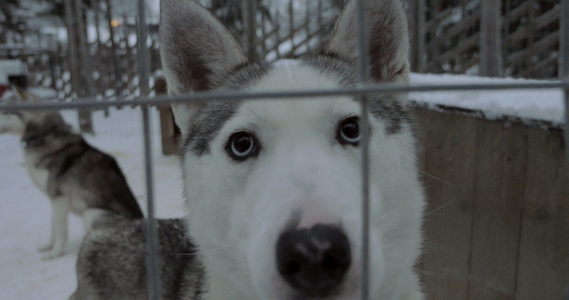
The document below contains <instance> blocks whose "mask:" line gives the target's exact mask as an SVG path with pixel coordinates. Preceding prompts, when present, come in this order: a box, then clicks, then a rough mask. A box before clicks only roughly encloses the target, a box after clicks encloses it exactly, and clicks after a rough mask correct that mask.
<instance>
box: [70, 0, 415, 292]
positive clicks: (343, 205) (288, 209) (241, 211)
mask: <svg viewBox="0 0 569 300" xmlns="http://www.w3.org/2000/svg"><path fill="white" fill-rule="evenodd" d="M366 11H367V19H368V22H369V25H368V27H369V28H368V31H369V58H370V62H369V66H368V67H369V70H370V74H371V79H372V81H373V82H375V83H406V82H408V74H409V65H408V61H407V55H408V33H407V23H406V19H405V14H404V11H403V8H402V5H401V3H400V1H399V0H375V1H372V0H369V1H367V9H366ZM356 18H357V17H356V12H355V3H354V2H351V3H349V4H347V7H346V9H345V11H344V12H343V14H342V15H341V16H340V19H339V20H338V23H337V25H336V28H335V33H334V35H333V37H332V39H331V42H330V44H329V45H328V47H327V48H326V50H325V51H323V52H322V53H320V54H318V55H314V56H308V57H302V58H299V59H297V60H292V61H281V62H279V61H277V62H276V63H273V64H270V63H255V62H251V61H247V59H246V56H245V55H244V53H243V51H242V50H241V49H240V48H239V46H238V44H237V42H236V41H235V40H234V39H233V38H232V36H231V35H230V34H229V32H228V31H227V30H226V29H225V28H224V27H223V26H222V24H220V22H218V21H217V20H216V19H215V18H214V17H213V16H212V15H210V14H209V13H208V12H207V10H205V9H204V8H202V7H201V6H199V5H198V4H196V3H195V2H193V1H189V0H162V3H161V21H160V22H161V23H160V39H161V44H160V47H161V57H162V65H163V67H164V73H165V75H166V79H167V82H168V90H169V93H170V94H171V95H182V94H185V93H191V92H196V91H217V92H226V91H243V92H253V93H254V92H264V91H275V90H276V91H282V90H287V91H290V90H306V89H333V88H344V87H352V86H355V85H356V78H357V72H356V69H357V67H356V64H357V59H358V49H357V32H356V31H357V28H356V27H357V26H356ZM368 98H369V99H370V106H371V111H370V115H369V123H368V124H362V123H361V121H360V119H361V115H360V114H361V110H360V105H359V103H358V101H356V99H355V98H354V97H351V96H334V97H320V98H316V99H305V98H291V99H272V100H271V99H269V100H243V101H240V102H207V103H191V104H176V105H175V106H174V107H173V108H174V114H175V119H176V122H177V124H178V125H179V127H180V128H181V131H182V136H183V139H182V146H181V151H182V163H181V167H182V171H183V178H184V191H185V196H186V206H187V208H188V211H189V214H188V217H187V218H186V221H187V223H188V231H189V237H191V243H192V245H194V247H195V250H194V251H195V252H194V251H192V252H191V253H190V254H191V255H188V256H185V257H186V259H187V260H188V261H187V264H191V265H192V266H193V267H188V266H187V265H183V270H180V271H179V277H178V278H177V279H175V280H177V285H176V286H179V287H183V288H180V289H178V291H180V293H179V294H177V297H173V298H168V299H214V300H225V299H282V300H289V299H299V300H301V299H302V300H305V299H306V300H308V299H334V300H347V299H358V298H359V297H360V295H361V294H362V278H361V274H362V268H363V264H364V263H367V264H368V265H367V267H368V268H369V274H370V281H369V286H368V291H369V295H370V299H389V300H393V299H405V300H409V299H411V300H416V299H423V294H422V292H421V288H420V285H419V280H418V277H417V274H415V273H414V269H413V267H414V264H415V261H416V259H417V257H418V255H419V253H420V248H421V240H422V238H421V229H420V228H421V224H422V214H423V206H424V198H423V191H422V187H421V184H420V182H419V180H418V173H417V169H416V150H415V144H414V140H413V136H412V131H411V124H410V121H409V119H410V118H409V117H408V116H407V112H406V110H405V101H406V98H407V96H406V95H405V94H374V95H369V97H368ZM362 126H367V127H368V128H369V130H370V158H371V159H370V177H371V184H370V185H371V186H370V200H371V202H370V210H369V214H370V216H371V220H370V235H369V241H370V257H369V261H366V262H364V261H363V258H362V255H361V253H362V239H361V237H362V221H361V215H362V207H361V205H360V204H361V199H362V191H361V190H362V189H361V186H362V175H361V168H360V166H361V160H362V157H361V149H360V142H361V140H360V139H361V134H360V128H361V127H362ZM115 234H117V233H115ZM103 236H104V235H103ZM178 236H179V234H178ZM99 238H100V239H101V240H108V241H112V240H117V239H114V238H113V237H112V236H107V237H99ZM88 242H90V239H89V237H88V238H87V239H86V241H85V243H88ZM118 242H119V245H117V246H116V248H117V250H116V251H114V252H113V253H107V254H106V255H107V257H106V258H105V259H102V260H100V261H101V262H102V261H107V264H108V265H109V266H106V267H103V266H99V265H100V264H98V265H95V266H92V267H93V268H95V270H92V269H89V270H86V269H85V268H84V267H85V266H88V264H89V258H88V257H87V256H84V255H80V258H79V261H78V267H77V271H78V280H79V289H81V290H82V291H81V294H83V295H90V296H91V298H86V299H108V298H106V297H107V296H108V295H111V294H112V295H114V296H115V297H116V298H117V299H135V298H132V297H131V298H129V297H130V295H132V293H134V292H135V291H138V290H142V289H144V288H145V287H144V286H143V285H144V284H145V282H140V284H141V285H140V286H138V287H136V288H133V285H132V284H130V283H129V284H127V283H125V284H121V283H113V285H112V287H111V286H102V285H97V286H95V285H93V284H88V283H93V282H102V281H104V278H105V277H106V276H107V275H106V274H108V273H112V272H115V271H117V269H116V268H113V266H114V265H115V262H117V261H120V260H122V258H124V257H126V256H128V255H138V252H136V251H134V252H136V254H133V253H131V252H129V251H126V252H122V253H121V252H120V251H119V250H118V249H122V248H123V247H124V246H125V244H130V243H132V242H133V241H125V242H124V243H121V241H120V240H118ZM103 244H104V243H100V245H99V246H96V245H92V246H91V248H90V249H87V247H84V248H82V251H88V252H89V253H97V251H98V249H101V248H103V247H105V246H103ZM138 244H139V245H140V247H139V251H141V252H142V251H143V249H144V247H143V246H142V238H141V239H139V240H138ZM105 268H107V269H105ZM108 268H110V269H108ZM172 268H174V269H179V268H180V266H179V265H172V264H168V263H167V261H165V263H164V264H163V265H162V274H164V273H165V272H171V269H172ZM101 270H106V271H102V272H99V271H101ZM192 271H193V272H195V273H194V274H188V273H187V272H192ZM137 272H138V271H134V272H133V273H132V274H128V273H126V271H125V273H124V276H123V277H136V278H139V276H141V275H140V274H138V273H137ZM141 272H144V271H141ZM202 272H203V274H202ZM188 278H192V280H189V279H188ZM117 280H122V279H117ZM171 280H174V279H171ZM82 282H86V283H87V284H83V285H82V284H81V283H82ZM129 282H131V281H129ZM169 286H171V284H170V285H168V286H166V287H164V291H163V295H172V291H171V290H168V287H169ZM184 291H189V292H185V293H184ZM164 298H167V296H164ZM136 299H137V298H136Z"/></svg>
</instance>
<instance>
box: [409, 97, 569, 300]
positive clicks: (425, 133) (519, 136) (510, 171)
mask: <svg viewBox="0 0 569 300" xmlns="http://www.w3.org/2000/svg"><path fill="white" fill-rule="evenodd" d="M416 113H417V121H418V123H419V124H418V126H417V127H418V128H420V132H419V136H420V142H419V144H421V145H422V148H423V152H422V157H421V160H420V161H421V165H422V167H421V169H422V170H423V171H424V174H425V175H424V176H423V180H424V183H425V186H426V192H427V196H428V201H429V202H428V207H427V212H426V216H425V226H424V228H425V236H426V243H425V247H424V255H423V257H422V260H421V261H422V262H421V263H420V265H419V269H420V272H421V274H422V279H423V284H424V286H425V289H426V291H427V294H428V299H433V300H438V299H472V300H475V299H517V300H526V299H527V300H537V299H562V294H563V291H564V290H565V289H566V288H567V287H569V164H567V162H566V161H565V152H564V151H565V148H566V147H567V145H565V144H564V142H563V132H562V130H561V129H560V128H551V127H550V128H548V129H547V130H544V128H540V127H546V128H547V126H548V125H547V124H541V125H542V126H536V127H533V126H527V125H524V124H521V123H516V122H507V121H491V120H485V119H483V118H478V117H475V116H471V115H470V116H469V115H464V114H459V113H455V112H450V111H447V112H438V111H433V110H429V109H426V108H417V109H416Z"/></svg>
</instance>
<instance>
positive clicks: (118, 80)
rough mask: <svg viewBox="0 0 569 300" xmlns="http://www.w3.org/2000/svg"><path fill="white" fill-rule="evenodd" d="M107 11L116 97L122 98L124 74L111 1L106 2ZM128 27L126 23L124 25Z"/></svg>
mask: <svg viewBox="0 0 569 300" xmlns="http://www.w3.org/2000/svg"><path fill="white" fill-rule="evenodd" d="M105 4H106V7H107V11H106V12H105V16H106V18H107V24H108V26H109V40H110V41H111V59H112V62H113V69H114V71H115V74H114V80H111V82H114V88H115V95H116V97H120V96H122V88H123V85H122V72H121V66H120V64H119V60H118V59H117V43H116V41H115V34H114V32H115V30H114V28H113V25H112V22H113V14H112V7H111V0H106V1H105ZM124 25H125V26H126V23H125V24H124Z"/></svg>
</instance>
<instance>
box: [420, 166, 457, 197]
mask: <svg viewBox="0 0 569 300" xmlns="http://www.w3.org/2000/svg"><path fill="white" fill-rule="evenodd" d="M418 171H419V173H421V174H423V175H425V176H427V177H429V178H432V179H435V180H437V181H440V182H442V183H444V184H447V185H449V186H451V187H453V188H456V189H459V190H461V191H463V192H465V193H466V192H467V191H466V190H465V189H464V188H462V187H460V186H458V185H456V184H453V183H450V182H448V181H445V180H443V179H441V178H439V177H436V176H434V175H432V174H429V173H427V172H425V171H422V170H418Z"/></svg>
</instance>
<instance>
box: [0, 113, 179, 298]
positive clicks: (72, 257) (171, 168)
mask: <svg viewBox="0 0 569 300" xmlns="http://www.w3.org/2000/svg"><path fill="white" fill-rule="evenodd" d="M63 115H64V117H65V118H66V120H67V121H68V122H70V123H71V124H73V125H74V127H75V128H77V113H76V112H74V111H64V112H63ZM151 115H152V129H153V130H152V141H153V147H152V151H153V153H152V154H153V158H154V159H153V161H154V164H153V166H154V179H155V200H156V215H157V217H160V218H175V217H181V216H183V209H182V207H183V203H182V192H181V186H182V183H181V179H180V171H179V167H178V159H177V157H175V156H164V155H162V152H161V148H160V147H161V146H160V132H159V122H158V113H157V112H156V111H155V110H152V114H151ZM141 120H142V118H141V114H140V110H138V109H131V108H123V109H122V110H115V109H113V110H111V111H110V116H109V117H108V118H105V117H104V114H103V112H102V111H99V112H94V113H93V123H94V127H95V130H96V135H95V136H89V135H87V136H86V139H87V140H88V141H89V143H91V145H94V146H95V147H97V148H99V149H101V150H103V151H105V152H107V153H109V154H111V155H113V156H114V157H115V158H116V159H117V161H118V163H119V165H120V167H121V168H122V170H123V173H124V174H125V176H126V177H127V180H128V183H129V185H130V187H131V188H132V190H133V192H134V194H135V196H136V197H137V198H138V200H139V204H140V206H141V207H142V209H143V211H144V213H145V214H146V202H145V201H146V190H145V185H144V160H143V151H142V149H143V146H142V145H143V144H142V124H141ZM50 220H51V209H50V205H49V200H48V199H47V197H46V196H45V195H44V194H43V193H42V192H41V191H40V190H38V189H37V188H36V187H35V186H34V184H33V183H32V181H31V179H30V177H29V176H28V174H27V172H26V170H25V168H24V160H23V155H22V152H21V149H20V144H19V137H17V136H13V135H6V134H4V135H0V222H1V223H0V224H2V230H0V299H26V300H34V299H38V300H40V299H41V300H51V299H54V300H56V299H57V300H61V299H67V297H69V295H71V293H72V292H73V291H74V290H75V287H76V276H75V261H76V259H77V252H78V251H79V246H80V245H81V240H82V238H83V236H84V231H83V225H82V223H81V220H80V219H79V218H78V217H76V216H71V217H70V218H69V240H68V244H67V248H66V252H65V255H64V256H63V257H61V258H57V259H53V260H48V261H43V260H42V259H41V255H42V254H41V253H40V252H38V251H37V248H38V246H40V245H41V244H44V243H46V242H47V241H48V238H49V234H50Z"/></svg>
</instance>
